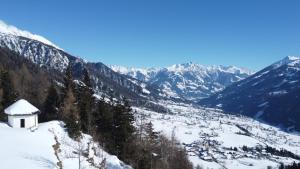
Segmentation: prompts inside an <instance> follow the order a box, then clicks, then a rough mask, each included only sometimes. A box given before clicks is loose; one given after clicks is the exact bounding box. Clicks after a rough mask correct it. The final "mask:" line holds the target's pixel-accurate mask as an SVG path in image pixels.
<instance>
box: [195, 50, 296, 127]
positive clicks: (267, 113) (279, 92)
mask: <svg viewBox="0 0 300 169" xmlns="http://www.w3.org/2000/svg"><path fill="white" fill-rule="evenodd" d="M299 79H300V58H299V57H295V56H287V57H285V58H283V59H282V60H280V61H278V62H275V63H274V64H271V65H270V66H268V67H266V68H264V69H262V70H261V71H259V72H257V73H255V74H253V75H252V76H250V77H248V78H246V79H244V80H241V81H239V82H237V83H235V84H233V85H231V86H229V87H228V88H226V89H225V90H223V91H221V92H219V93H217V94H215V95H213V96H211V97H209V98H207V99H204V100H202V101H200V104H203V105H205V106H209V107H219V108H222V109H223V110H226V111H229V112H234V113H239V114H243V115H246V116H249V117H253V118H257V119H260V120H264V121H266V122H269V123H272V124H273V125H280V126H282V127H285V128H287V129H289V130H290V129H296V130H298V131H300V124H299V121H300V105H299V102H300V97H299V95H300V81H299Z"/></svg>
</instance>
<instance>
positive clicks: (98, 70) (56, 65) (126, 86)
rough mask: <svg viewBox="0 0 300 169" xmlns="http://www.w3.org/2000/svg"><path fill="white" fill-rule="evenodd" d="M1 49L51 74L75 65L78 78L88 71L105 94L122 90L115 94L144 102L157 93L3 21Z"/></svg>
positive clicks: (0, 27) (0, 25)
mask: <svg viewBox="0 0 300 169" xmlns="http://www.w3.org/2000/svg"><path fill="white" fill-rule="evenodd" d="M0 48H3V49H9V50H11V51H12V53H16V54H17V55H19V56H21V57H24V58H26V59H28V60H30V61H31V62H33V63H34V64H36V65H38V66H39V67H44V68H47V69H48V70H50V71H53V70H55V71H58V72H63V71H64V70H65V69H66V67H67V66H68V65H69V64H71V65H72V66H73V72H74V78H76V79H79V78H82V74H81V73H82V70H83V69H84V68H86V69H88V70H89V73H90V75H91V79H92V80H93V85H94V89H95V91H96V92H98V93H100V92H101V91H102V92H104V94H108V93H111V91H118V93H114V94H115V95H118V96H126V97H127V98H129V99H132V100H134V99H140V97H141V96H142V97H143V98H145V97H147V96H148V95H150V94H151V95H152V96H153V95H154V93H155V92H151V91H149V90H144V88H143V87H142V86H139V85H138V84H135V83H133V82H132V81H131V80H129V79H128V78H127V77H125V76H124V75H121V74H119V73H116V72H114V71H113V70H111V69H110V68H109V67H107V66H106V65H104V64H103V63H101V62H97V63H91V62H86V61H85V60H83V59H81V58H79V57H75V56H73V55H71V54H69V53H67V52H65V51H63V50H61V49H60V48H57V47H56V45H53V44H52V43H51V42H49V41H47V40H45V39H44V38H41V36H37V35H34V34H31V33H29V32H27V31H23V30H19V29H17V28H15V27H14V26H10V25H6V24H5V23H3V22H0ZM143 91H145V92H146V93H145V92H143ZM101 94H102V93H101ZM116 97H117V96H116Z"/></svg>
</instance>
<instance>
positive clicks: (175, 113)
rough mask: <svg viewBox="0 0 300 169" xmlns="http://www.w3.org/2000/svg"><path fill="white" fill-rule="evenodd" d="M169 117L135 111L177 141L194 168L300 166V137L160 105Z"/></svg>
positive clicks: (217, 113) (210, 112)
mask: <svg viewBox="0 0 300 169" xmlns="http://www.w3.org/2000/svg"><path fill="white" fill-rule="evenodd" d="M159 103H160V104H161V105H163V106H165V107H166V108H168V109H169V113H168V114H164V113H159V112H154V111H151V110H148V109H145V108H142V107H135V108H134V110H135V111H136V112H137V113H136V116H137V124H139V123H140V121H141V120H140V118H141V117H144V116H145V117H147V119H146V120H147V121H151V122H152V123H153V126H154V129H155V130H156V131H159V132H163V133H165V134H166V135H167V136H169V137H171V136H172V135H175V137H176V138H177V139H178V140H179V141H180V144H181V145H182V146H184V147H185V148H186V150H187V151H188V155H189V159H190V161H192V162H193V164H194V166H195V167H196V166H197V165H199V166H201V167H202V168H205V169H206V168H210V169H267V168H274V169H275V168H278V166H279V165H280V163H284V164H291V163H293V162H294V161H295V162H297V163H298V162H300V135H299V134H297V133H294V134H293V133H287V132H284V131H282V130H280V129H279V128H276V127H273V126H270V125H268V124H265V123H261V122H259V121H256V120H253V119H252V118H248V117H245V116H241V115H231V114H226V113H224V112H223V111H221V110H219V109H211V108H202V107H195V106H192V105H189V104H178V103H174V102H169V101H167V102H165V101H160V102H159Z"/></svg>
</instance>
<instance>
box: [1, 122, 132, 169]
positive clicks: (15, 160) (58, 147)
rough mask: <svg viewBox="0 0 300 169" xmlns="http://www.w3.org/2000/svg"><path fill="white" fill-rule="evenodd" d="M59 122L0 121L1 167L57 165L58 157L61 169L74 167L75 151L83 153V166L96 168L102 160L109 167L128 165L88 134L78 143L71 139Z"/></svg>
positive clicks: (36, 168)
mask: <svg viewBox="0 0 300 169" xmlns="http://www.w3.org/2000/svg"><path fill="white" fill-rule="evenodd" d="M61 125H62V124H61V123H60V122H58V121H52V122H48V123H42V124H40V125H39V128H38V129H37V130H36V131H30V130H27V129H17V128H11V127H9V126H8V125H7V124H5V123H0V135H1V136H2V137H1V139H0V144H1V145H2V146H1V151H0V164H1V165H0V168H1V169H18V168H22V169H40V168H49V169H56V168H59V161H61V164H62V167H63V168H64V169H74V168H78V162H79V161H78V152H82V154H83V155H82V157H81V166H82V168H89V169H96V168H99V166H100V164H101V162H104V161H105V162H106V166H107V168H108V169H126V168H130V167H129V166H126V165H124V164H123V163H122V162H121V161H120V160H118V158H117V157H116V156H112V155H109V154H107V153H106V152H104V151H103V150H102V149H101V148H100V147H99V146H97V144H96V143H95V142H93V141H92V140H91V137H90V136H88V135H84V136H83V138H82V141H81V144H79V143H78V142H75V141H74V140H72V139H70V138H69V137H68V135H67V133H66V132H65V131H64V129H63V128H62V127H61ZM104 159H105V160H104Z"/></svg>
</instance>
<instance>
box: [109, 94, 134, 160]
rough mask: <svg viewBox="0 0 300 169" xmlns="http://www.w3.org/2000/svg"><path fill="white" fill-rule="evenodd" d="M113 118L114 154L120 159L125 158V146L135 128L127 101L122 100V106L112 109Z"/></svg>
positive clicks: (118, 105)
mask: <svg viewBox="0 0 300 169" xmlns="http://www.w3.org/2000/svg"><path fill="white" fill-rule="evenodd" d="M113 113H114V116H113V131H112V134H113V144H114V146H115V152H114V153H115V154H116V155H117V156H118V157H120V158H121V159H125V158H126V152H125V148H126V144H129V142H130V140H131V138H132V136H133V133H134V131H135V127H134V126H133V122H134V116H133V114H132V112H131V107H130V106H129V103H128V101H127V100H126V99H125V98H124V99H123V105H122V104H120V103H118V104H117V105H116V106H115V107H114V111H113Z"/></svg>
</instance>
